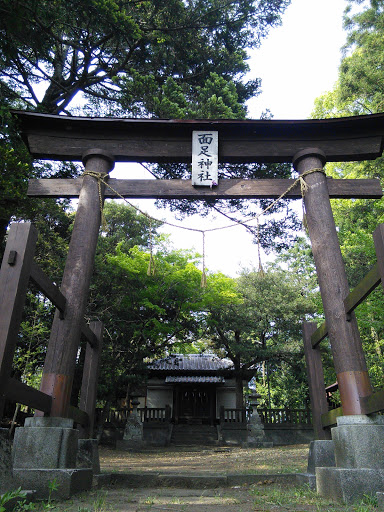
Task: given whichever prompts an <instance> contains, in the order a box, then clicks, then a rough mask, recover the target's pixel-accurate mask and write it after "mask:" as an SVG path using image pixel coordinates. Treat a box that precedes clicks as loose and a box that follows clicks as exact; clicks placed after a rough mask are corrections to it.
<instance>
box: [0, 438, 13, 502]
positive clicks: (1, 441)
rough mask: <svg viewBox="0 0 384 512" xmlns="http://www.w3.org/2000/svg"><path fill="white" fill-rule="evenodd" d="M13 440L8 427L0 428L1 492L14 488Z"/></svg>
mask: <svg viewBox="0 0 384 512" xmlns="http://www.w3.org/2000/svg"><path fill="white" fill-rule="evenodd" d="M12 480H13V478H12V456H11V441H10V439H9V431H8V429H7V428H0V494H2V493H4V492H6V491H9V490H10V489H12V488H14V484H13V481H12Z"/></svg>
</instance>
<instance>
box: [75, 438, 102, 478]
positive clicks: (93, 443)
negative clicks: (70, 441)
mask: <svg viewBox="0 0 384 512" xmlns="http://www.w3.org/2000/svg"><path fill="white" fill-rule="evenodd" d="M76 467H77V468H89V469H92V471H93V474H94V475H98V474H99V473H100V458H99V445H98V443H97V439H79V442H78V452H77V462H76Z"/></svg>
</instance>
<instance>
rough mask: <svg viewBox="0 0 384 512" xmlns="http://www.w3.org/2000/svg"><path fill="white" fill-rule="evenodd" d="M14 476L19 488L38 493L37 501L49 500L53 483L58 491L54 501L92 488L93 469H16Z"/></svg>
mask: <svg viewBox="0 0 384 512" xmlns="http://www.w3.org/2000/svg"><path fill="white" fill-rule="evenodd" d="M13 474H14V478H15V482H16V483H17V485H18V486H20V487H22V488H24V489H25V488H28V489H33V490H35V491H36V498H37V499H47V498H48V495H49V485H50V484H51V483H52V482H53V481H56V484H57V490H55V491H53V492H52V495H51V497H52V499H68V498H70V497H71V496H72V495H73V494H75V493H77V492H81V491H89V490H90V489H91V488H92V477H93V475H92V470H91V469H14V471H13Z"/></svg>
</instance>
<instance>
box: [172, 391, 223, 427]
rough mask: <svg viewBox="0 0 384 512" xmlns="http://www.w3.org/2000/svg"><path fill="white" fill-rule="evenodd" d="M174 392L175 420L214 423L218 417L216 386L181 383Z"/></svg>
mask: <svg viewBox="0 0 384 512" xmlns="http://www.w3.org/2000/svg"><path fill="white" fill-rule="evenodd" d="M175 391H176V393H174V397H175V404H174V411H175V422H176V423H184V424H185V423H187V424H202V425H212V424H213V423H214V421H215V418H216V387H215V386H198V387H197V386H194V385H186V384H184V385H180V386H178V387H177V388H176V390H175Z"/></svg>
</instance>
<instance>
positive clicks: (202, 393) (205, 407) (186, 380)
mask: <svg viewBox="0 0 384 512" xmlns="http://www.w3.org/2000/svg"><path fill="white" fill-rule="evenodd" d="M148 369H149V378H148V384H147V397H146V406H147V407H148V408H149V409H156V408H165V407H167V408H170V409H169V414H170V419H171V421H172V422H173V423H174V424H207V425H215V424H217V423H218V422H219V419H220V410H221V409H223V408H224V409H235V408H236V382H235V370H234V366H233V363H232V361H231V360H229V359H221V358H219V357H218V356H216V355H214V354H188V355H181V354H173V355H170V356H168V357H166V358H164V359H160V360H157V361H154V362H152V363H151V364H149V365H148ZM253 374H254V371H253V372H250V373H249V380H250V379H251V378H252V376H253ZM247 384H248V381H243V386H246V385H247Z"/></svg>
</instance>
